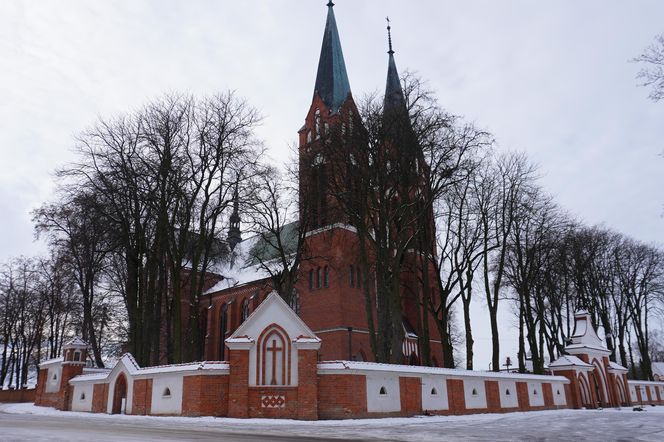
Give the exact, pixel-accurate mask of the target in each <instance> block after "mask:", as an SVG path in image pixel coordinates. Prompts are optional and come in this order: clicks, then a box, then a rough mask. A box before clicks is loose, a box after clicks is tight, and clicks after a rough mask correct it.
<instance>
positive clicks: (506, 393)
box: [505, 388, 511, 396]
mask: <svg viewBox="0 0 664 442" xmlns="http://www.w3.org/2000/svg"><path fill="white" fill-rule="evenodd" d="M510 394H511V393H510V389H509V388H508V389H507V390H505V396H509V395H510Z"/></svg>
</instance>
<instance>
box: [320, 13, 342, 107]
mask: <svg viewBox="0 0 664 442" xmlns="http://www.w3.org/2000/svg"><path fill="white" fill-rule="evenodd" d="M316 93H318V95H319V96H320V97H321V98H322V99H323V102H324V103H325V104H326V105H327V106H328V107H329V108H330V112H331V113H335V112H337V111H338V110H339V108H340V107H341V105H342V104H343V103H344V101H346V98H348V95H349V94H350V83H349V82H348V74H347V73H346V63H345V62H344V54H343V51H342V50H341V41H340V39H339V31H337V21H336V19H335V18H334V3H332V1H330V2H328V3H327V23H326V24H325V33H324V34H323V46H322V47H321V50H320V59H319V61H318V73H317V75H316V86H315V88H314V94H316Z"/></svg>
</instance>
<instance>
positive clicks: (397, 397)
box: [367, 373, 401, 413]
mask: <svg viewBox="0 0 664 442" xmlns="http://www.w3.org/2000/svg"><path fill="white" fill-rule="evenodd" d="M367 411H368V412H371V413H388V412H392V411H401V391H400V389H399V375H398V374H391V373H371V374H367Z"/></svg>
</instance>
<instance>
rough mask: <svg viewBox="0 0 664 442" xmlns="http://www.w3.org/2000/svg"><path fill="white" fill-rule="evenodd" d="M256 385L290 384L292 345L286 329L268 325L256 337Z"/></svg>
mask: <svg viewBox="0 0 664 442" xmlns="http://www.w3.org/2000/svg"><path fill="white" fill-rule="evenodd" d="M257 347H258V348H257V358H256V385H267V386H278V385H291V367H290V364H291V356H292V346H291V343H290V339H289V338H288V334H287V333H286V331H285V330H284V329H283V328H281V327H280V326H279V325H277V324H272V325H270V326H268V327H267V328H266V329H265V330H263V332H262V333H261V336H260V337H259V339H258V346H257Z"/></svg>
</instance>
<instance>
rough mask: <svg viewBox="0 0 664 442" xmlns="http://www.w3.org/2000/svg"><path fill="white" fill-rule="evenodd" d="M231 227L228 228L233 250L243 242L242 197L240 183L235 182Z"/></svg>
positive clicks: (229, 243) (229, 241) (228, 238)
mask: <svg viewBox="0 0 664 442" xmlns="http://www.w3.org/2000/svg"><path fill="white" fill-rule="evenodd" d="M229 221H230V227H229V228H228V237H227V239H226V240H227V241H228V246H229V247H230V249H231V252H232V251H234V250H235V247H236V246H237V245H238V244H239V243H240V242H242V232H241V231H240V222H241V219H240V198H239V196H238V185H237V183H236V184H235V192H234V193H233V213H232V214H231V217H230V219H229Z"/></svg>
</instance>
